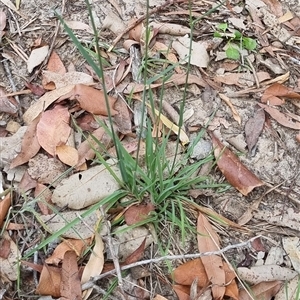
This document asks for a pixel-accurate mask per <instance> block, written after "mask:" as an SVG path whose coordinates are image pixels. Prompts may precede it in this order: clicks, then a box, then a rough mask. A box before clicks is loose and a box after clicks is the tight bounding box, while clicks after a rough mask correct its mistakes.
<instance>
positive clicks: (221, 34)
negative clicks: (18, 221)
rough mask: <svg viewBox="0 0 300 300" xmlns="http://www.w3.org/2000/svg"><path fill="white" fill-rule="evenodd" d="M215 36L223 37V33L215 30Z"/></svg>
mask: <svg viewBox="0 0 300 300" xmlns="http://www.w3.org/2000/svg"><path fill="white" fill-rule="evenodd" d="M214 37H218V38H221V37H223V33H220V32H218V31H215V32H214Z"/></svg>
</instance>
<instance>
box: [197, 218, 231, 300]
mask: <svg viewBox="0 0 300 300" xmlns="http://www.w3.org/2000/svg"><path fill="white" fill-rule="evenodd" d="M197 233H198V234H197V240H198V249H199V252H200V253H203V252H210V251H217V250H219V249H220V242H219V236H218V235H217V233H216V232H215V231H214V229H213V228H212V226H211V225H210V223H209V222H208V220H207V219H206V217H205V216H204V215H203V214H201V213H199V217H198V220H197ZM201 261H202V263H203V266H204V269H205V271H206V275H207V277H208V278H209V281H210V282H211V283H212V294H213V297H214V299H223V296H224V294H225V291H226V288H225V283H226V278H225V270H224V269H223V261H222V258H221V257H220V256H218V255H208V256H202V257H201Z"/></svg>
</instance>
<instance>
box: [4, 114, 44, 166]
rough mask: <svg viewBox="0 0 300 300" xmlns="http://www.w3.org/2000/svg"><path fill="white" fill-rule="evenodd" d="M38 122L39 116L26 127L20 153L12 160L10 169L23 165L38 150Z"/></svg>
mask: <svg viewBox="0 0 300 300" xmlns="http://www.w3.org/2000/svg"><path fill="white" fill-rule="evenodd" d="M39 121H40V116H38V117H36V118H35V119H34V120H33V121H32V122H31V124H30V125H29V126H28V127H27V130H26V132H25V134H24V137H23V139H22V146H21V152H20V153H19V154H18V155H17V156H16V157H15V158H14V159H13V160H12V162H11V164H10V169H13V168H15V167H17V166H20V165H22V164H25V163H27V162H28V161H29V159H31V158H32V157H34V156H35V155H36V154H37V153H38V152H39V150H40V148H41V146H40V144H39V141H38V138H37V133H36V127H37V124H38V122H39Z"/></svg>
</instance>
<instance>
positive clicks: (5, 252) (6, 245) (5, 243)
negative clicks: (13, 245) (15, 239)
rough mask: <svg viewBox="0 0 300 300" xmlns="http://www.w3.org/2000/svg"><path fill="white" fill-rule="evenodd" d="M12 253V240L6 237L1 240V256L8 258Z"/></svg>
mask: <svg viewBox="0 0 300 300" xmlns="http://www.w3.org/2000/svg"><path fill="white" fill-rule="evenodd" d="M9 253H10V241H9V240H7V239H4V238H1V240H0V257H1V258H4V259H7V258H8V256H9Z"/></svg>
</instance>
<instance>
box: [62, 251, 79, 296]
mask: <svg viewBox="0 0 300 300" xmlns="http://www.w3.org/2000/svg"><path fill="white" fill-rule="evenodd" d="M60 295H61V297H62V299H65V300H71V299H76V300H81V299H82V297H81V283H80V278H79V272H78V265H77V255H76V253H75V251H73V250H69V251H67V252H66V253H65V255H64V259H63V263H62V268H61V285H60Z"/></svg>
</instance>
